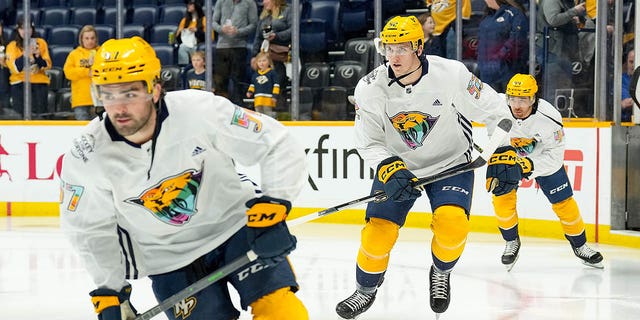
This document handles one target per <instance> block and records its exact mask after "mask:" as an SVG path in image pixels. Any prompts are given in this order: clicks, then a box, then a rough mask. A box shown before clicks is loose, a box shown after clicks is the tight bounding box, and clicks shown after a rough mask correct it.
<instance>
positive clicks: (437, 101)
mask: <svg viewBox="0 0 640 320" xmlns="http://www.w3.org/2000/svg"><path fill="white" fill-rule="evenodd" d="M433 106H434V107H442V103H441V102H440V100H438V99H436V100H435V101H434V102H433Z"/></svg>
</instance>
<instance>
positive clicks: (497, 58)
mask: <svg viewBox="0 0 640 320" xmlns="http://www.w3.org/2000/svg"><path fill="white" fill-rule="evenodd" d="M528 33H529V22H528V20H527V17H526V16H525V15H524V13H522V11H520V10H518V9H517V8H514V7H512V6H509V5H502V6H501V7H500V8H499V9H498V10H490V11H488V15H487V16H485V18H484V19H483V20H482V21H481V22H480V28H479V30H478V68H479V70H480V78H481V79H482V81H484V82H487V83H494V82H504V83H506V82H507V81H508V80H509V79H510V78H511V77H512V76H513V75H514V74H516V73H527V60H528V52H529V45H528V44H529V43H528V39H527V35H528Z"/></svg>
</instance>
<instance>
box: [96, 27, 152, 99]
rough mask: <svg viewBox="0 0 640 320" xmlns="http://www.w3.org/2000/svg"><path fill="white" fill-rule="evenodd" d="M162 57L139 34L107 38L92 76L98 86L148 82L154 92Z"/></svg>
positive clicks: (99, 52)
mask: <svg viewBox="0 0 640 320" xmlns="http://www.w3.org/2000/svg"><path fill="white" fill-rule="evenodd" d="M161 68H162V66H161V65H160V60H158V57H157V56H156V52H155V50H153V48H152V47H151V45H149V43H147V42H146V41H145V40H144V39H142V38H140V37H138V36H135V37H132V38H124V39H110V40H108V41H106V42H105V43H104V44H103V45H102V46H101V47H100V49H99V50H98V52H97V53H96V56H95V58H94V61H93V66H92V67H91V69H92V70H93V71H92V73H91V75H92V78H93V84H94V85H98V86H99V85H104V84H113V83H125V82H134V81H144V82H145V84H146V85H147V91H148V92H149V93H151V91H152V89H153V85H154V84H155V83H156V82H157V81H158V80H159V79H160V69H161Z"/></svg>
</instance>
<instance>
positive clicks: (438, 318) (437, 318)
mask: <svg viewBox="0 0 640 320" xmlns="http://www.w3.org/2000/svg"><path fill="white" fill-rule="evenodd" d="M441 315H442V313H437V312H436V320H440V316H441Z"/></svg>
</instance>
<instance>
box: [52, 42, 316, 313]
mask: <svg viewBox="0 0 640 320" xmlns="http://www.w3.org/2000/svg"><path fill="white" fill-rule="evenodd" d="M160 69H161V66H160V61H159V60H158V58H157V57H156V54H155V52H154V50H153V48H152V47H151V46H150V45H149V44H148V43H147V42H145V41H144V40H143V39H142V38H139V37H133V38H125V39H117V40H116V39H112V40H109V41H107V42H105V43H104V44H103V45H102V47H101V48H100V50H99V51H98V52H97V54H96V57H95V61H94V64H93V67H92V76H93V84H94V85H95V86H96V88H97V91H98V95H99V97H100V99H101V100H102V102H103V104H104V108H105V116H104V117H103V119H98V118H96V119H93V121H91V122H90V123H89V124H88V126H87V127H86V128H85V129H84V132H83V133H82V135H80V136H79V137H78V138H77V139H75V140H74V141H73V145H72V147H71V150H70V151H69V152H67V153H66V154H65V155H64V160H63V165H62V174H61V185H62V191H63V198H62V199H61V204H60V209H61V225H62V228H63V230H64V232H65V233H66V235H67V236H68V238H69V239H70V241H71V243H72V244H73V246H74V247H75V249H76V250H77V251H78V253H79V255H80V256H81V257H82V259H83V261H84V263H85V265H86V268H87V270H88V272H89V273H90V275H91V276H92V278H93V281H94V282H95V284H96V286H97V289H96V290H93V291H92V292H91V293H90V295H91V301H92V302H93V305H94V307H95V311H96V312H97V314H98V319H101V320H121V319H133V318H134V317H135V315H136V311H135V309H134V308H133V306H132V305H131V303H130V302H129V296H130V293H131V289H132V288H131V285H130V284H129V282H128V281H127V280H128V279H136V278H140V277H144V276H149V278H150V279H151V282H152V288H153V292H154V294H155V296H156V298H157V299H158V301H162V300H165V299H166V298H168V297H170V296H172V295H173V294H174V293H176V292H178V291H180V290H182V289H184V288H186V287H188V286H189V285H190V284H191V283H193V282H195V281H197V280H199V279H200V278H202V277H204V276H206V275H207V274H209V273H211V272H212V271H214V270H216V269H218V268H220V267H222V266H224V265H226V264H227V263H229V262H230V261H232V260H234V259H235V258H238V257H240V256H241V255H244V254H245V253H246V252H247V251H249V250H250V249H251V250H253V251H255V253H256V254H257V255H258V260H257V262H254V263H250V264H248V265H246V266H245V267H243V268H241V269H239V270H238V271H237V272H235V273H233V274H231V275H230V276H228V277H227V278H224V279H221V280H220V281H217V282H215V283H213V284H211V285H210V286H209V287H207V288H205V289H204V290H202V291H200V292H199V293H197V294H194V295H192V296H190V297H188V298H186V299H184V300H183V301H182V302H180V303H178V304H176V305H175V306H174V307H173V308H172V309H169V310H167V311H166V312H165V314H166V316H167V317H168V318H169V319H187V318H188V319H199V320H205V319H206V320H210V319H220V320H228V319H237V318H238V317H239V316H240V312H239V311H238V310H237V309H236V308H235V307H234V306H233V303H232V301H231V299H230V295H229V294H230V293H229V292H228V287H227V285H228V284H231V286H233V287H234V288H235V290H237V292H238V294H239V296H240V304H241V307H242V308H243V309H247V308H248V307H249V306H251V312H252V313H253V315H254V319H308V314H307V310H306V308H305V307H304V305H303V304H302V302H301V301H300V300H299V299H298V298H297V297H296V296H295V294H294V292H295V291H296V290H297V288H298V284H297V283H296V279H295V275H294V273H293V271H292V269H291V265H290V264H289V262H288V260H287V259H286V256H287V254H288V253H289V252H291V251H292V250H293V249H295V246H296V239H295V237H294V236H292V235H291V234H290V233H289V230H288V228H287V226H286V223H285V221H284V220H285V218H286V216H287V213H288V212H289V209H290V207H291V203H290V201H292V200H293V199H295V197H296V196H297V195H298V193H299V191H300V190H301V188H302V186H303V185H304V183H305V181H306V177H307V173H306V164H305V163H306V161H305V153H304V150H303V148H302V147H301V146H300V145H299V144H298V143H297V142H296V141H295V139H294V138H293V137H292V136H291V134H290V133H289V132H288V131H287V130H286V128H285V127H283V126H282V125H281V124H279V123H278V122H277V121H275V120H274V119H272V118H270V117H267V116H263V115H260V114H257V113H254V112H251V111H248V110H245V109H243V108H240V107H238V106H236V105H234V104H232V103H231V102H230V101H229V100H227V99H225V98H222V97H217V96H215V95H213V94H212V93H209V92H204V91H199V90H184V91H173V92H168V93H164V92H163V90H162V86H161V84H160V83H158V79H159V76H160ZM236 162H237V163H240V164H242V165H246V166H248V165H254V164H258V165H260V167H261V186H260V189H257V186H256V185H255V184H253V183H252V182H251V181H249V180H248V179H246V177H243V176H242V175H239V174H238V173H237V172H236V169H235V166H234V163H236Z"/></svg>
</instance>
